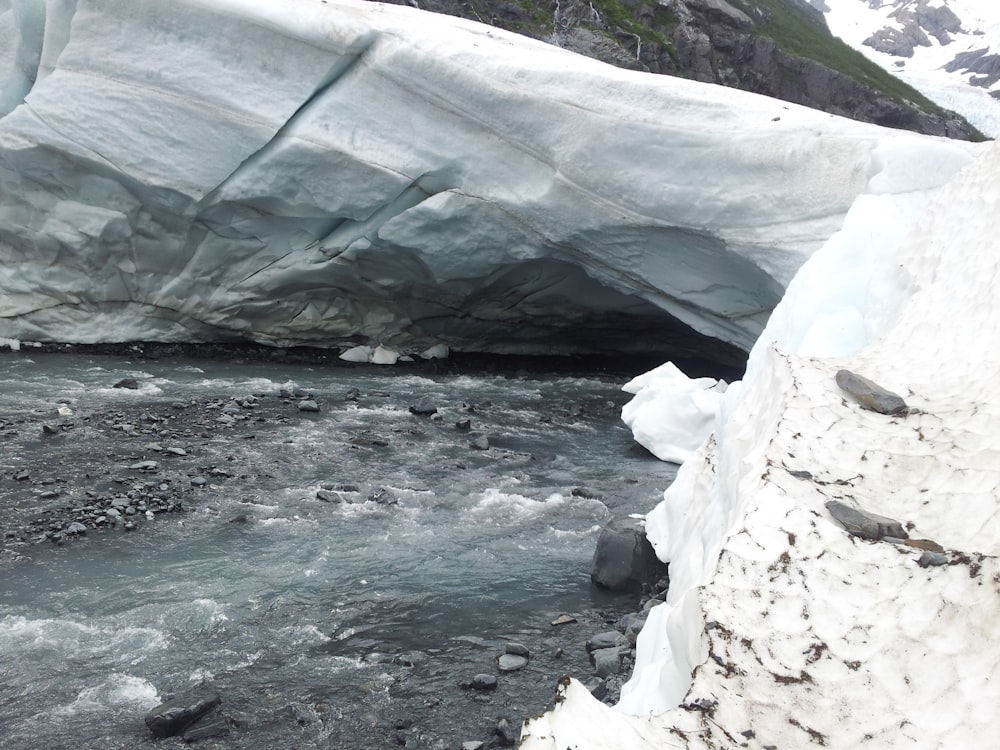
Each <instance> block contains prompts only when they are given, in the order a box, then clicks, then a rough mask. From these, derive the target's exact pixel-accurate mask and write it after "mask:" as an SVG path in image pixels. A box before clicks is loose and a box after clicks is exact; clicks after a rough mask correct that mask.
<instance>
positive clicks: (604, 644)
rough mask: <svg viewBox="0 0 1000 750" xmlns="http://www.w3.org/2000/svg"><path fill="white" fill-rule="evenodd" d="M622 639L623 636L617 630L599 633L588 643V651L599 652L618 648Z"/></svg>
mask: <svg viewBox="0 0 1000 750" xmlns="http://www.w3.org/2000/svg"><path fill="white" fill-rule="evenodd" d="M621 638H622V634H621V633H619V632H618V631H617V630H608V631H605V632H603V633H598V634H597V635H595V636H593V637H592V638H591V639H590V640H589V641H587V650H588V651H598V650H600V649H605V648H618V645H619V643H620V642H621Z"/></svg>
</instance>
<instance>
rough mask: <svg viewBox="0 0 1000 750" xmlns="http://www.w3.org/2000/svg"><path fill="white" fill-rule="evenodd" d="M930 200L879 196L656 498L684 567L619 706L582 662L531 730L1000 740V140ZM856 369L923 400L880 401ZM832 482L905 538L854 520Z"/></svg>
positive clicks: (575, 742) (815, 739)
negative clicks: (886, 537) (590, 685)
mask: <svg viewBox="0 0 1000 750" xmlns="http://www.w3.org/2000/svg"><path fill="white" fill-rule="evenodd" d="M910 198H912V196H911V197H910ZM910 198H904V199H901V200H900V201H896V204H897V205H896V212H895V214H894V216H895V218H896V219H900V218H901V217H903V216H905V215H906V214H907V212H908V213H909V220H910V221H909V223H910V228H911V231H910V233H909V234H907V233H896V232H894V231H889V232H884V231H881V230H880V229H879V228H878V227H877V226H875V225H873V224H869V221H870V219H871V218H872V217H873V216H875V215H882V214H881V213H879V214H873V213H872V212H871V206H870V205H869V201H868V200H867V199H864V198H862V199H859V204H858V206H857V208H858V210H857V211H853V210H852V214H850V215H849V216H848V217H847V221H846V222H845V227H844V230H843V231H842V232H841V233H840V234H839V235H838V236H836V237H834V238H832V239H831V241H830V242H829V243H828V244H827V246H826V247H824V248H823V249H822V250H820V251H819V252H818V253H816V254H815V255H814V256H813V257H812V258H811V259H810V261H809V262H808V263H807V264H806V265H805V266H804V267H803V269H802V272H800V274H799V275H798V276H797V277H796V279H795V280H793V282H792V283H791V284H790V286H789V288H788V292H787V293H786V296H785V298H784V299H783V300H782V302H781V303H780V305H779V306H778V308H777V309H776V310H775V313H774V316H773V317H772V320H771V322H770V323H769V326H768V328H767V329H766V330H765V332H764V334H763V335H762V336H761V339H760V340H759V341H758V343H757V345H756V346H755V348H754V350H753V352H752V353H751V357H750V365H749V368H748V371H747V376H746V378H745V380H744V381H743V382H742V383H736V384H733V385H731V386H730V388H729V389H728V391H727V393H726V397H725V403H724V405H723V409H722V416H721V417H720V419H719V420H718V421H717V423H716V429H715V432H714V435H713V436H712V437H711V438H709V439H708V440H707V441H706V442H705V443H704V444H703V445H702V447H701V449H700V450H699V451H698V452H696V453H695V455H694V456H693V457H692V458H691V459H689V460H688V461H687V462H686V463H685V464H684V465H683V466H682V468H681V470H680V471H679V473H678V476H677V480H676V481H675V483H674V485H673V486H672V487H671V488H670V489H669V490H668V491H667V492H666V493H665V496H664V500H663V502H662V503H661V504H660V505H659V506H658V507H657V508H656V509H655V510H654V511H652V512H651V513H650V514H649V516H648V517H647V530H648V533H649V536H650V539H651V541H652V542H653V543H654V545H655V547H656V549H657V552H658V554H660V556H661V557H662V558H664V559H667V560H669V562H670V574H671V586H670V592H669V594H668V598H667V602H666V603H665V604H662V605H659V606H658V607H656V608H655V609H654V610H653V611H652V612H651V613H650V616H649V619H648V621H647V624H646V626H645V627H644V629H643V631H642V633H641V635H640V637H639V643H638V659H637V664H636V668H635V672H634V674H633V676H632V678H631V680H630V682H629V683H628V684H627V685H626V686H625V688H624V689H623V691H622V700H621V703H620V704H619V706H618V707H617V708H618V710H617V711H616V710H614V709H611V708H608V707H605V706H603V704H599V703H598V702H597V701H596V700H594V699H593V698H592V697H590V695H589V693H587V691H586V690H585V689H584V688H583V686H582V685H580V684H579V683H577V682H569V683H568V684H567V685H565V686H564V687H562V688H561V696H560V699H559V700H557V705H556V708H555V709H554V710H553V711H551V712H549V713H548V714H544V715H543V716H542V717H540V718H538V719H536V720H533V721H532V722H530V723H529V724H528V725H527V726H526V727H525V730H524V742H523V744H522V747H523V748H526V749H528V750H539V749H540V748H560V749H561V748H564V747H574V748H579V749H580V750H584V749H591V750H605V749H610V748H618V749H625V750H639V749H647V748H648V749H650V750H651V749H652V748H666V747H677V748H719V747H727V748H728V747H736V746H740V747H751V748H764V747H769V746H775V747H806V746H812V745H814V744H815V745H823V746H827V747H835V748H855V747H869V746H870V747H877V748H904V747H905V748H956V749H958V748H963V749H964V748H994V747H997V741H996V737H997V733H996V731H995V717H996V716H997V713H998V711H1000V650H998V649H997V647H996V629H997V623H998V622H1000V557H998V555H1000V499H998V498H1000V460H998V459H1000V403H998V400H997V397H996V372H997V371H998V369H1000V353H998V351H997V349H996V347H995V346H993V345H992V342H994V341H996V340H998V337H1000V307H998V306H997V304H996V294H995V289H996V286H997V283H998V282H1000V256H998V254H997V252H996V246H995V238H996V236H997V233H998V231H1000V224H998V216H1000V212H998V211H997V203H998V201H1000V148H998V147H996V146H993V147H991V150H990V151H988V152H987V153H986V154H985V155H983V156H981V157H980V158H979V159H978V160H977V161H976V162H974V163H973V164H972V165H970V166H968V167H966V168H965V169H964V170H963V171H962V172H960V173H959V174H958V175H957V176H956V177H955V178H954V179H953V180H952V181H951V182H950V183H949V184H948V185H946V186H945V187H944V188H942V189H941V190H940V191H938V193H937V194H936V195H935V196H933V198H931V199H930V200H929V201H926V200H925V202H923V203H919V202H916V203H915V202H912V201H911V199H910ZM882 206H883V208H888V203H885V202H883V203H882ZM869 227H870V228H871V230H873V231H869ZM859 254H867V255H868V256H872V257H869V258H868V262H867V263H861V264H858V263H857V262H856V261H857V260H858V256H859ZM875 256H877V257H875ZM838 300H839V309H838ZM832 321H836V322H838V324H837V325H833V324H832ZM841 323H842V324H843V325H841ZM841 368H848V369H851V370H852V371H854V372H857V373H861V374H864V375H865V376H868V377H870V378H871V379H872V380H874V381H875V382H877V383H879V384H880V385H882V386H884V387H886V388H889V389H891V390H893V391H895V392H897V393H899V394H900V395H902V396H903V397H904V398H905V399H906V401H907V403H908V404H909V407H910V412H909V413H908V414H903V415H896V416H886V415H882V414H877V413H875V412H871V411H866V410H864V409H862V408H860V407H859V406H858V405H857V404H856V403H855V402H854V401H853V400H851V399H849V398H847V397H846V396H845V394H844V393H843V392H842V391H841V390H840V389H839V388H838V387H837V385H836V383H835V380H834V376H835V374H836V372H837V371H838V370H839V369H841ZM831 500H836V501H839V502H842V503H845V504H847V505H849V506H851V507H854V508H860V509H863V510H866V511H869V512H872V513H876V514H880V515H885V516H888V517H890V518H894V519H896V520H898V521H900V522H901V523H902V524H903V525H904V526H905V528H906V529H907V531H908V534H909V537H910V538H909V540H908V543H898V544H897V543H890V542H887V541H880V542H871V541H864V540H861V539H859V538H856V537H853V536H851V535H849V534H848V533H847V532H846V531H845V530H844V529H843V528H842V527H841V526H840V525H839V524H838V523H836V522H835V521H834V520H833V519H832V517H831V516H830V514H829V513H828V511H827V510H826V503H827V502H829V501H831ZM928 545H934V546H939V547H940V548H941V549H943V553H942V559H941V562H942V563H943V564H941V565H930V566H927V567H923V566H921V565H918V562H917V561H918V560H919V559H920V557H921V555H922V550H923V548H925V547H927V546H928Z"/></svg>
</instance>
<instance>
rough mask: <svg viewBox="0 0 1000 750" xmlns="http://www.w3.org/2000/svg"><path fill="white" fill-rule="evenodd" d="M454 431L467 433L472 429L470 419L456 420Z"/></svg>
mask: <svg viewBox="0 0 1000 750" xmlns="http://www.w3.org/2000/svg"><path fill="white" fill-rule="evenodd" d="M455 429H456V430H458V431H459V432H468V431H469V430H471V429H472V420H471V419H460V420H458V421H457V422H455Z"/></svg>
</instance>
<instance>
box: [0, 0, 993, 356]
mask: <svg viewBox="0 0 1000 750" xmlns="http://www.w3.org/2000/svg"><path fill="white" fill-rule="evenodd" d="M0 41H2V42H3V43H2V44H0V214H2V216H3V220H2V222H0V337H4V340H6V339H8V338H9V339H11V340H18V339H27V340H32V339H34V340H47V341H52V340H57V341H77V342H94V341H110V340H144V339H145V340H168V341H169V340H183V341H191V340H224V339H249V340H254V341H259V342H266V343H273V344H278V345H291V344H313V345H321V346H343V347H348V346H352V347H353V346H355V345H358V344H361V345H365V346H370V347H372V349H373V350H374V349H375V348H376V347H377V346H378V345H379V344H384V345H385V347H387V349H386V350H387V351H394V352H403V351H419V350H420V349H423V348H425V347H428V346H431V345H438V344H447V345H452V346H454V347H455V348H458V349H464V350H485V351H521V352H539V351H541V352H545V353H553V352H556V351H558V350H559V348H560V345H559V344H553V340H556V341H558V340H560V337H561V339H562V341H563V342H564V344H563V345H564V348H566V349H574V348H576V349H578V350H580V349H583V350H586V349H588V348H589V349H591V350H604V351H621V350H628V349H629V348H630V347H631V348H635V349H638V350H648V348H649V346H650V340H651V339H650V336H653V339H654V340H656V341H659V339H655V333H651V332H660V335H661V336H662V337H663V338H662V340H663V341H669V340H671V338H672V337H671V335H670V334H669V331H668V329H670V328H671V326H673V327H675V328H676V327H678V326H680V327H685V326H690V327H692V328H693V329H695V330H696V331H698V332H700V333H702V334H707V335H710V336H713V337H716V338H719V339H722V340H724V341H728V342H731V343H734V344H736V345H737V346H739V347H743V348H747V349H748V348H749V347H750V346H751V345H752V343H753V341H754V340H755V339H756V337H757V335H758V334H759V333H760V331H761V329H762V327H763V325H764V322H765V321H766V319H767V316H768V314H769V313H770V311H771V309H772V308H773V306H774V305H775V303H776V302H777V301H778V299H779V298H780V297H781V294H782V292H783V289H784V286H785V284H787V282H788V280H789V279H790V278H791V276H792V275H793V273H794V271H795V269H797V268H798V267H799V266H800V264H801V263H802V261H803V260H804V259H805V258H806V257H807V256H808V255H809V254H810V253H812V252H813V251H814V250H815V249H816V248H817V247H819V246H820V245H821V244H822V243H823V242H824V241H825V240H826V239H827V238H828V237H829V235H830V234H832V233H833V232H834V231H835V230H836V229H837V228H838V227H839V226H840V224H841V222H842V221H843V218H844V214H845V212H846V211H847V210H848V208H849V207H850V206H851V205H852V203H854V201H855V198H856V197H857V196H858V195H859V194H861V193H871V192H873V190H876V186H877V184H879V183H880V182H881V183H882V184H889V185H892V186H893V188H892V189H893V190H897V191H898V190H903V191H907V190H910V189H911V188H912V187H913V184H911V183H913V182H920V181H922V180H926V179H931V180H932V181H937V182H940V180H941V179H943V177H945V176H946V175H947V174H949V173H950V172H951V171H954V169H957V168H958V167H959V166H960V165H961V164H963V163H965V162H966V161H967V159H968V155H969V154H970V153H974V152H975V150H976V149H975V147H974V146H970V145H966V144H955V143H949V142H945V141H939V140H933V139H928V138H920V137H916V136H902V135H900V134H898V133H895V132H893V131H887V130H883V129H879V128H876V127H873V126H866V125H862V124H858V123H853V122H849V121H846V120H842V119H839V118H835V117H832V116H829V115H826V114H823V113H819V112H815V111H811V110H806V109H803V108H799V107H795V106H791V105H788V104H785V103H782V102H777V101H773V100H768V99H764V98H760V97H756V96H753V95H750V94H745V93H743V92H738V91H733V90H729V89H722V88H719V87H714V86H704V85H699V84H693V83H691V82H687V81H681V80H677V79H670V78H666V77H660V76H652V75H648V74H639V73H633V72H628V71H622V70H618V69H615V68H612V67H609V66H606V65H603V64H601V63H598V62H595V61H593V60H589V59H586V58H582V57H579V56H577V55H574V54H572V53H568V52H565V51H563V50H559V49H556V48H554V47H551V46H548V45H545V44H542V43H540V42H535V41H532V40H528V39H524V38H520V37H517V36H514V35H511V34H507V33H504V32H501V31H498V30H496V29H492V28H490V27H487V26H483V25H480V24H475V23H470V22H466V21H462V20H459V19H454V18H448V17H444V16H439V15H435V14H431V13H424V12H421V11H418V10H415V9H413V8H406V7H397V6H383V5H378V4H370V3H361V2H354V1H353V0H330V2H325V1H324V2H317V1H316V0H285V2H282V3H274V2H269V1H266V0H177V1H176V2H171V3H164V2H162V1H161V0H79V1H78V2H60V1H58V0H48V1H45V0H17V1H16V2H13V3H10V2H5V3H0ZM901 139H902V140H904V141H906V142H907V143H908V144H909V147H910V149H916V150H920V151H922V152H926V159H925V160H924V161H925V162H926V161H927V160H931V159H936V160H937V161H938V162H939V165H938V167H939V168H937V169H935V170H933V171H929V172H926V173H925V174H916V173H912V169H911V167H910V166H909V165H908V163H906V162H901V161H899V160H897V159H894V158H892V154H891V153H890V152H891V148H890V144H895V143H899V142H900V140H901ZM887 148H889V150H888V151H887ZM908 153H909V152H908ZM901 177H905V179H902V178H901ZM629 321H631V325H632V327H641V328H642V330H643V331H644V332H645V335H636V336H629V335H622V333H621V331H622V328H623V327H625V328H628V327H629V325H630V324H629ZM677 321H680V323H677ZM681 324H683V326H681ZM664 331H668V332H667V333H663V332H664ZM673 338H676V337H675V336H674V337H673Z"/></svg>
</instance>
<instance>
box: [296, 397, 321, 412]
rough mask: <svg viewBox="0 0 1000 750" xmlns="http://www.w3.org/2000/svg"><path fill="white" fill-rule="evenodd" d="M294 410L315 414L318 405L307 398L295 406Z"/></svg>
mask: <svg viewBox="0 0 1000 750" xmlns="http://www.w3.org/2000/svg"><path fill="white" fill-rule="evenodd" d="M296 408H297V409H298V410H299V411H305V412H317V411H319V404H317V403H316V402H315V401H313V400H312V399H308V398H307V399H305V400H304V401H299V402H298V404H296Z"/></svg>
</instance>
